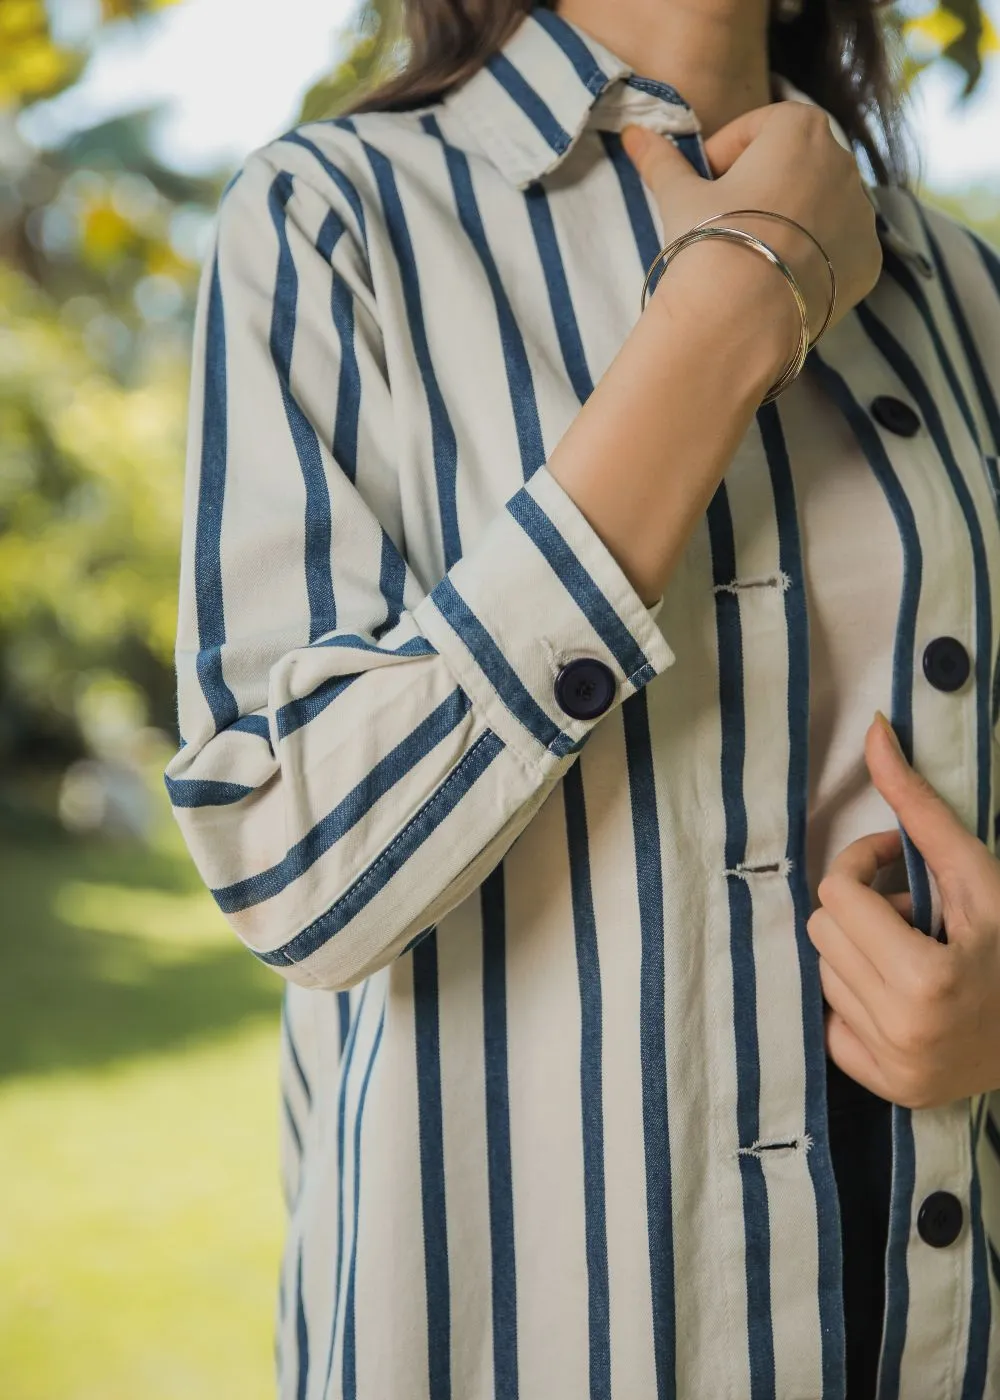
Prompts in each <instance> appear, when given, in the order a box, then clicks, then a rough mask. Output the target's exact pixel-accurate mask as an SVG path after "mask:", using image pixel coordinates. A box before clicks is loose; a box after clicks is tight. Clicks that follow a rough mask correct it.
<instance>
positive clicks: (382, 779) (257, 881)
mask: <svg viewBox="0 0 1000 1400" xmlns="http://www.w3.org/2000/svg"><path fill="white" fill-rule="evenodd" d="M470 705H471V702H470V700H469V698H468V696H467V695H466V694H465V692H464V691H463V690H453V691H452V693H451V694H450V695H449V696H448V697H447V699H445V700H442V701H441V703H440V704H439V705H437V706H436V707H435V708H434V709H433V710H432V711H431V713H430V714H429V715H428V716H427V718H426V719H424V720H421V722H420V723H419V724H418V725H417V727H416V729H414V730H412V731H411V732H410V733H409V734H408V735H407V736H406V738H405V739H404V740H402V742H401V743H399V744H397V745H396V747H395V748H394V749H390V750H389V752H388V753H387V754H385V755H384V756H383V757H382V758H380V759H379V761H378V762H377V763H376V764H375V766H374V767H373V768H372V769H370V770H369V772H367V773H366V774H365V776H364V777H363V778H362V779H361V780H360V782H358V783H356V784H355V786H354V787H353V788H352V789H351V791H350V792H349V793H348V794H347V796H346V797H344V798H343V799H342V801H340V802H338V803H337V805H336V807H334V808H333V810H332V811H331V812H328V813H327V815H326V816H325V817H323V818H322V819H321V820H320V821H319V822H317V823H316V825H315V826H314V827H313V828H312V829H311V830H310V831H309V832H307V833H306V835H305V836H303V837H302V839H301V840H300V841H296V843H295V844H294V846H292V847H291V848H290V849H289V851H288V853H287V855H285V856H284V858H283V859H282V860H280V861H279V862H278V863H277V864H276V865H272V866H271V867H270V869H268V870H262V871H261V872H260V873H259V874H257V875H251V876H249V877H248V878H247V879H245V880H238V881H237V882H236V883H235V884H232V885H225V886H223V887H221V888H220V889H217V890H215V891H213V893H214V895H215V898H216V900H217V902H218V904H219V908H220V909H221V910H222V911H223V913H226V914H234V913H238V912H239V911H240V910H241V909H248V908H250V906H251V905H254V904H259V903H261V902H262V901H263V900H265V899H272V898H273V897H274V896H275V895H276V894H280V893H281V891H282V890H284V889H287V888H288V886H289V885H290V884H291V883H292V882H293V881H294V880H296V879H298V877H299V876H300V875H303V874H305V872H306V871H307V870H309V869H310V868H311V867H312V866H313V865H315V863H316V861H318V860H319V859H320V857H321V856H324V855H325V854H326V853H327V851H329V850H330V849H331V847H332V846H334V845H335V844H336V842H337V841H339V840H340V838H341V837H342V836H345V835H346V834H347V833H348V832H349V831H351V830H352V829H353V828H354V827H355V826H357V824H358V822H360V821H363V820H364V818H365V817H366V816H367V815H368V813H369V812H370V811H371V809H372V807H374V806H375V804H376V803H377V802H378V801H379V800H380V799H381V798H382V797H384V796H385V794H386V793H387V792H389V791H390V790H391V789H392V788H393V787H394V786H395V785H396V784H397V783H399V782H401V781H403V780H404V779H405V778H406V776H407V774H408V773H409V772H410V771H411V770H412V769H413V768H415V767H416V765H417V764H418V763H419V762H420V760H421V759H422V758H424V757H426V755H427V754H429V753H430V751H431V750H432V749H433V748H435V747H436V745H437V744H439V743H440V742H441V740H442V739H444V738H445V737H446V736H447V735H448V734H450V733H451V732H452V730H453V729H455V728H456V727H457V726H458V725H459V724H461V723H462V721H463V720H464V719H465V716H466V715H467V713H468V711H469V708H470ZM367 878H369V879H370V878H371V877H370V876H369V877H367Z"/></svg>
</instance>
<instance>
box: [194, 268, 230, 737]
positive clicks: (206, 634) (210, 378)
mask: <svg viewBox="0 0 1000 1400" xmlns="http://www.w3.org/2000/svg"><path fill="white" fill-rule="evenodd" d="M228 373H229V367H228V363H227V360H226V315H225V306H224V303H223V297H222V283H221V280H220V277H219V253H218V249H216V252H215V255H214V257H213V259H212V275H211V283H210V287H209V297H208V309H207V314H206V325H205V363H204V402H203V405H202V423H201V434H202V436H201V471H200V474H199V477H198V513H197V519H196V522H195V540H194V594H195V607H196V611H197V617H198V647H199V652H198V657H197V661H196V663H195V666H196V670H197V674H198V680H199V682H200V684H201V690H202V694H203V695H204V697H205V701H206V703H207V705H208V708H209V710H210V711H211V714H212V719H213V720H214V722H215V727H216V729H217V730H220V729H225V728H226V726H227V725H229V724H232V723H233V721H234V720H235V719H237V718H238V707H237V704H236V697H235V696H234V695H233V692H232V691H231V690H230V689H229V686H228V685H227V684H226V680H225V677H224V675H223V672H222V647H223V646H224V645H225V641H226V619H225V611H224V604H223V588H222V511H223V505H224V502H225V495H226V465H227V457H228V452H229V430H228V416H227V415H228Z"/></svg>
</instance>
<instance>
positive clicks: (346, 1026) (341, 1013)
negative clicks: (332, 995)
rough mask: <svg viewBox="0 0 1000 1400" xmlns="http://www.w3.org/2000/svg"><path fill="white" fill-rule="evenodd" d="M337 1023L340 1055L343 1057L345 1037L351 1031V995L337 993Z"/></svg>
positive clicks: (348, 993)
mask: <svg viewBox="0 0 1000 1400" xmlns="http://www.w3.org/2000/svg"><path fill="white" fill-rule="evenodd" d="M337 1022H338V1026H339V1030H340V1053H341V1055H343V1053H344V1047H345V1046H346V1044H347V1037H348V1034H349V1032H350V1029H351V994H350V992H338V993H337Z"/></svg>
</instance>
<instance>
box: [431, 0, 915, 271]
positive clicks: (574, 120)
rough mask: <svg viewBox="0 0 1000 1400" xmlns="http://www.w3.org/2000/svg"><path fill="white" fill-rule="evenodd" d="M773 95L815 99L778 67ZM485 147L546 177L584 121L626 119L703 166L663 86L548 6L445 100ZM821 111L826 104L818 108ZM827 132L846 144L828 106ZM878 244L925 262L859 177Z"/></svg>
mask: <svg viewBox="0 0 1000 1400" xmlns="http://www.w3.org/2000/svg"><path fill="white" fill-rule="evenodd" d="M771 83H772V93H773V95H774V96H775V98H776V99H777V100H781V101H786V100H795V101H799V102H806V103H808V104H810V105H811V106H819V104H818V103H817V102H815V101H814V99H813V98H811V97H809V96H808V95H807V94H806V93H804V92H802V91H801V90H800V89H799V88H797V87H795V86H794V85H793V84H792V83H791V82H790V81H789V80H788V79H787V78H785V77H783V76H782V75H781V74H780V73H774V72H772V74H771ZM444 103H445V105H446V106H447V107H448V108H449V109H450V110H451V112H452V113H453V115H454V116H455V117H456V118H457V119H458V120H459V121H460V122H461V123H462V125H463V126H464V127H465V129H466V130H467V131H468V132H469V133H470V135H471V136H472V137H473V138H474V139H475V141H476V143H477V144H478V145H479V146H480V148H481V149H482V150H483V152H484V154H485V155H486V156H487V157H488V158H489V159H490V160H491V161H492V162H493V164H494V165H495V166H496V167H497V168H498V169H499V170H500V172H501V173H502V174H503V175H504V176H505V177H506V179H508V180H509V181H510V182H511V184H513V185H514V186H515V187H516V188H518V189H526V188H527V187H528V186H529V185H530V184H532V183H534V181H536V180H538V179H540V178H541V177H542V176H543V175H548V174H550V173H551V172H552V171H553V170H555V169H556V168H557V167H558V166H559V165H560V164H561V163H562V161H563V160H565V159H566V157H567V155H568V154H569V152H570V151H571V150H572V149H573V147H574V145H575V144H576V142H577V140H578V139H579V137H580V135H581V134H582V133H583V132H584V131H585V130H586V129H587V128H588V127H590V128H597V129H600V130H611V131H620V130H621V129H622V127H623V126H625V125H626V124H627V123H631V122H635V123H636V124H638V125H641V126H648V127H651V128H652V129H653V130H654V131H658V132H661V133H665V134H670V135H672V136H675V137H688V138H690V140H689V141H684V140H680V141H679V142H678V144H679V145H680V147H681V149H682V150H683V149H685V148H687V150H690V147H691V145H692V144H693V146H694V147H695V148H696V149H697V150H698V152H699V153H700V157H701V159H700V161H698V162H697V164H700V165H701V166H702V167H703V168H704V169H706V170H707V169H708V163H707V160H705V156H704V149H703V147H702V138H701V134H700V133H701V123H700V122H699V120H698V117H697V115H696V113H695V112H694V110H693V108H691V107H690V106H689V105H688V104H687V102H685V100H684V98H683V97H682V96H681V94H680V93H679V92H678V91H677V90H676V89H675V88H673V87H671V86H670V85H669V84H668V83H663V82H659V81H658V80H656V79H653V78H646V77H643V76H642V75H641V74H637V73H635V72H634V70H633V69H632V68H631V66H630V65H629V64H628V63H626V62H625V60H624V59H622V58H619V57H618V55H617V54H615V53H613V52H612V51H611V50H610V49H609V48H606V47H605V45H604V44H602V43H600V42H599V41H598V40H597V39H595V38H594V37H593V35H591V34H588V33H587V32H586V31H585V30H583V29H581V28H580V27H579V26H578V25H576V24H574V23H573V22H572V21H571V20H568V19H565V18H564V17H563V16H562V15H559V14H556V12H555V11H554V10H549V9H544V8H540V7H536V8H534V9H532V10H530V11H528V13H527V14H526V15H525V17H524V19H523V20H522V22H521V23H520V24H519V25H518V26H517V28H516V29H515V30H514V31H513V33H512V34H511V35H510V36H509V37H508V39H507V40H506V41H505V43H504V44H503V45H502V46H501V47H500V49H499V50H498V51H497V52H496V53H494V54H493V55H492V56H491V57H490V58H489V59H487V61H486V63H485V64H484V65H483V67H482V68H480V69H479V70H478V71H477V72H476V73H474V74H473V75H472V77H471V78H468V79H467V80H466V81H465V82H464V83H462V84H461V85H460V86H459V87H457V88H453V89H452V90H451V91H450V92H449V93H448V94H447V95H446V96H445V98H444ZM824 110H825V109H824ZM827 118H828V120H829V122H830V129H831V131H832V132H833V135H834V136H835V137H836V139H837V140H838V141H839V142H840V144H841V145H842V146H843V147H844V148H845V150H848V151H850V150H851V149H852V148H851V143H850V141H849V140H848V138H847V136H846V134H845V132H844V129H843V127H842V126H841V125H840V123H839V122H838V121H837V120H836V118H835V117H834V116H833V115H832V113H830V112H827ZM865 192H866V193H867V195H868V197H869V199H870V200H871V202H872V204H873V206H874V208H875V211H876V215H877V216H878V219H877V223H878V232H879V237H880V238H881V239H882V240H883V242H885V243H887V244H889V245H890V246H891V247H892V248H893V249H894V250H895V251H896V252H898V253H899V254H901V255H902V256H903V257H905V258H907V259H908V260H911V261H914V262H915V263H916V265H917V267H918V268H919V270H920V271H921V272H924V273H926V272H927V271H928V261H927V259H926V257H925V255H924V254H923V252H922V251H921V250H920V249H919V248H918V247H917V245H916V244H915V243H914V242H912V240H911V239H910V238H909V237H908V236H907V235H906V233H905V232H904V230H903V229H902V228H901V227H900V226H899V224H898V222H896V221H893V220H890V219H889V218H888V217H887V214H886V210H885V207H884V204H883V203H882V202H880V200H879V198H878V187H877V186H872V185H870V184H868V183H867V182H865Z"/></svg>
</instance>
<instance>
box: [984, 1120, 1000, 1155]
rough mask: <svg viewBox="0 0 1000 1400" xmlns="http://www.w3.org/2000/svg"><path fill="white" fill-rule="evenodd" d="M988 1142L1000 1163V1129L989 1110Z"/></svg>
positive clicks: (987, 1122)
mask: <svg viewBox="0 0 1000 1400" xmlns="http://www.w3.org/2000/svg"><path fill="white" fill-rule="evenodd" d="M986 1141H987V1142H988V1143H989V1145H990V1146H991V1147H992V1148H993V1151H994V1152H995V1153H996V1155H997V1161H998V1162H1000V1128H998V1127H997V1124H996V1121H995V1120H994V1118H993V1115H992V1113H990V1111H989V1109H987V1111H986Z"/></svg>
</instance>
